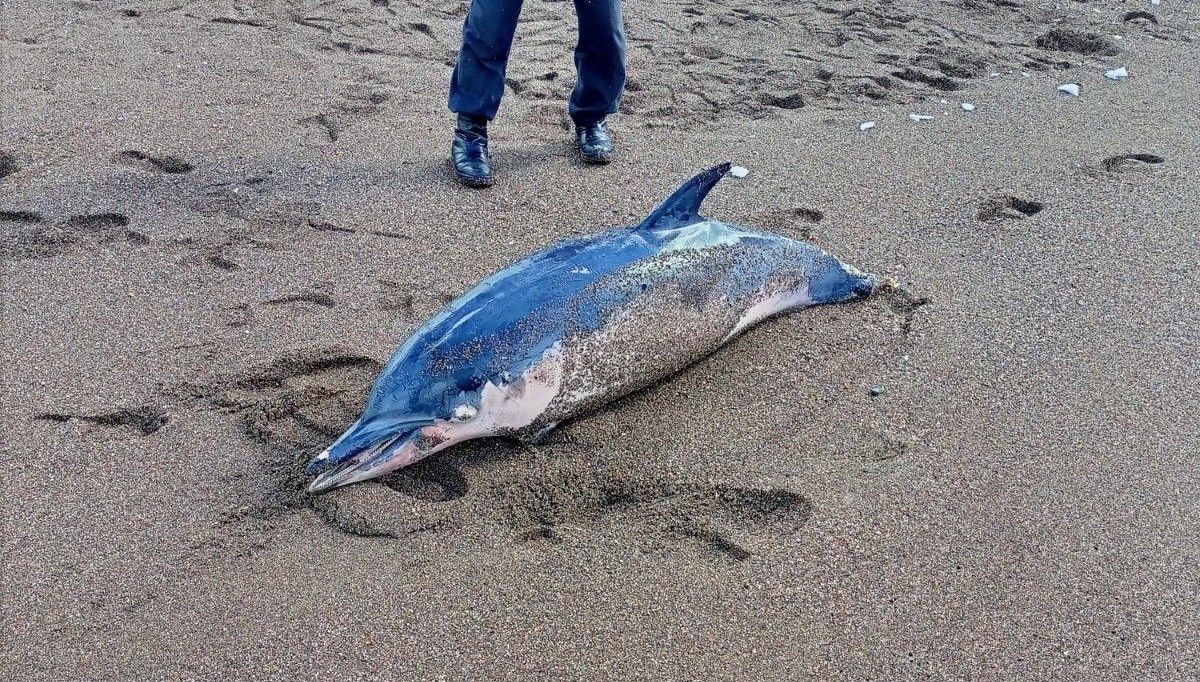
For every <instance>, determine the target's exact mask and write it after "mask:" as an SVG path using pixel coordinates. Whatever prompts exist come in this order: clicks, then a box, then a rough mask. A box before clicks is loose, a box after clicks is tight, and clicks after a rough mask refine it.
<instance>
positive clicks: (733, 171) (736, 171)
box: [729, 166, 750, 178]
mask: <svg viewBox="0 0 1200 682" xmlns="http://www.w3.org/2000/svg"><path fill="white" fill-rule="evenodd" d="M729 174H730V175H732V176H733V177H735V178H744V177H746V176H747V175H750V171H749V170H747V169H745V168H742V167H741V166H734V167H733V168H730V169H729Z"/></svg>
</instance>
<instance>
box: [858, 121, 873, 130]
mask: <svg viewBox="0 0 1200 682" xmlns="http://www.w3.org/2000/svg"><path fill="white" fill-rule="evenodd" d="M874 127H875V121H863V122H862V123H859V124H858V129H859V130H870V129H871V128H874Z"/></svg>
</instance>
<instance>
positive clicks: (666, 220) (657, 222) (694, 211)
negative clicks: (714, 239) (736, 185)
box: [634, 163, 731, 230]
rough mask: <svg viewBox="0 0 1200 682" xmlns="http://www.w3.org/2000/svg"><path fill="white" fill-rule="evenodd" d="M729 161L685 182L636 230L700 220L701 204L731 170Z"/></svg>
mask: <svg viewBox="0 0 1200 682" xmlns="http://www.w3.org/2000/svg"><path fill="white" fill-rule="evenodd" d="M730 165H731V164H729V163H723V164H721V165H719V166H713V167H712V168H709V169H708V170H706V171H704V172H702V173H700V174H699V175H697V176H696V177H694V178H692V179H691V180H688V181H687V182H685V183H683V186H682V187H680V188H679V189H677V190H675V193H674V194H672V195H671V196H669V197H667V200H666V201H664V202H663V203H662V205H661V206H659V207H658V208H656V209H654V212H653V213H651V214H650V215H649V217H647V218H646V219H645V220H643V221H642V224H641V225H638V226H637V227H636V228H634V229H636V230H669V229H671V228H675V227H681V226H683V225H690V224H691V223H694V222H696V221H697V220H700V219H701V218H700V204H702V203H704V197H706V196H708V193H709V191H710V190H712V188H713V187H715V186H716V184H717V183H718V182H720V181H721V178H723V177H725V174H726V173H728V172H729V168H730Z"/></svg>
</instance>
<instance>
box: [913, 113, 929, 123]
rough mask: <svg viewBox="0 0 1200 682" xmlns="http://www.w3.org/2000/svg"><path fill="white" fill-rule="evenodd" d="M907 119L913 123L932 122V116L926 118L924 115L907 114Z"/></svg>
mask: <svg viewBox="0 0 1200 682" xmlns="http://www.w3.org/2000/svg"><path fill="white" fill-rule="evenodd" d="M908 117H909V118H911V119H912V120H914V121H932V120H933V117H932V116H926V115H925V114H909V115H908Z"/></svg>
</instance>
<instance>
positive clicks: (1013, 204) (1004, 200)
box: [977, 195, 1046, 222]
mask: <svg viewBox="0 0 1200 682" xmlns="http://www.w3.org/2000/svg"><path fill="white" fill-rule="evenodd" d="M1045 208H1046V207H1045V205H1044V204H1042V203H1041V202H1038V201H1031V200H1029V199H1021V198H1019V197H1015V196H1012V195H1004V196H997V197H992V198H991V199H988V200H987V201H985V202H983V203H982V204H980V205H979V212H978V214H977V217H978V218H979V219H980V220H982V221H984V222H996V221H1001V220H1021V219H1024V218H1028V217H1030V216H1034V215H1037V214H1038V213H1041V212H1042V210H1043V209H1045Z"/></svg>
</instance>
